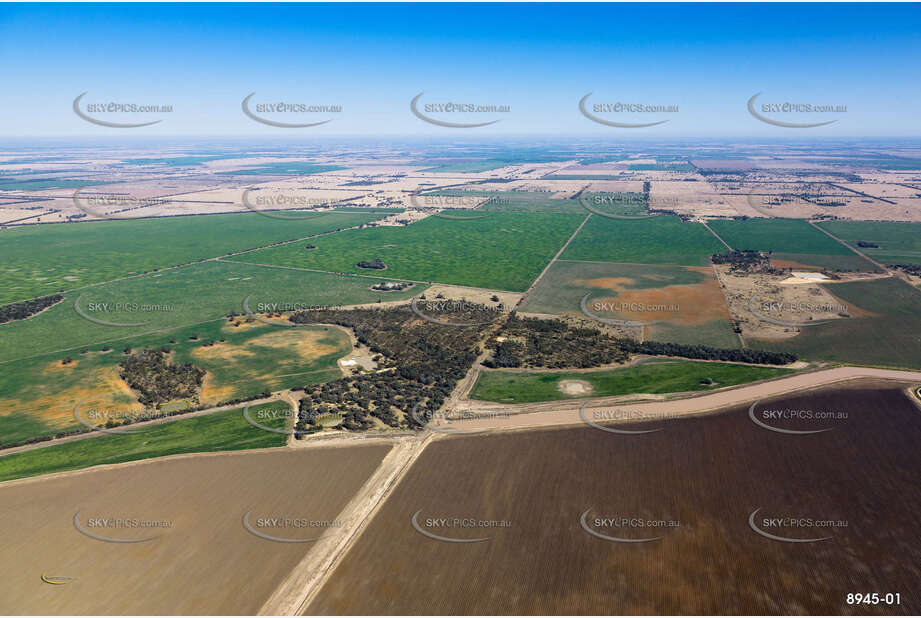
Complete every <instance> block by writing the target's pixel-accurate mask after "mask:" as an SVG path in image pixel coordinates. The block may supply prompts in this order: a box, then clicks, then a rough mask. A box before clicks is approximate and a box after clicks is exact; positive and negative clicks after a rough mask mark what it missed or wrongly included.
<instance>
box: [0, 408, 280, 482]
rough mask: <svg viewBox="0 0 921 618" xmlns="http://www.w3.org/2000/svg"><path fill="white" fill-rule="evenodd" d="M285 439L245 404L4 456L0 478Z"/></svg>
mask: <svg viewBox="0 0 921 618" xmlns="http://www.w3.org/2000/svg"><path fill="white" fill-rule="evenodd" d="M283 405H286V404H283V403H281V402H270V403H265V404H261V405H258V406H253V407H252V408H251V412H250V413H251V415H252V416H254V417H255V415H256V413H257V412H258V411H259V410H261V409H268V408H272V409H273V410H276V409H278V408H279V407H280V406H283ZM259 422H260V423H261V424H263V425H266V426H268V427H274V428H278V429H281V428H283V427H284V422H285V421H284V418H281V417H279V418H274V419H273V418H269V419H261V420H259ZM137 429H140V428H137ZM286 437H287V436H285V435H284V434H279V433H273V432H269V431H264V430H262V429H259V428H257V427H253V426H252V425H250V424H249V423H247V422H246V420H245V419H244V418H243V410H242V408H240V409H237V410H227V411H225V412H216V413H214V414H209V415H206V416H199V417H196V418H187V419H181V420H176V421H172V422H169V423H164V424H161V425H155V426H152V427H149V428H147V429H146V430H145V431H142V432H139V433H136V434H122V435H111V434H109V435H100V436H99V437H98V438H86V439H83V440H77V441H74V442H68V443H64V444H59V445H56V446H45V447H42V448H37V449H35V450H31V451H26V452H23V453H14V454H12V455H5V456H2V457H0V481H8V480H10V479H18V478H23V477H27V476H37V475H40V474H51V473H54V472H64V471H65V470H79V469H81V468H88V467H90V466H99V465H103V464H115V463H123V462H126V461H137V460H139V459H150V458H152V457H164V456H166V455H177V454H179V453H207V452H213V451H233V450H240V449H253V448H270V447H276V446H284V444H285V440H286Z"/></svg>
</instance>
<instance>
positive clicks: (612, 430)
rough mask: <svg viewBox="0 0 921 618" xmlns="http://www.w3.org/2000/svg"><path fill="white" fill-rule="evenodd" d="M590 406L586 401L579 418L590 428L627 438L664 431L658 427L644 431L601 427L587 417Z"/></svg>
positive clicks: (580, 410) (580, 409)
mask: <svg viewBox="0 0 921 618" xmlns="http://www.w3.org/2000/svg"><path fill="white" fill-rule="evenodd" d="M588 404H589V402H587V401H586V402H585V403H583V404H582V407H580V408H579V418H581V419H582V422H583V423H585V424H586V425H589V426H590V427H594V428H595V429H600V430H601V431H607V432H609V433H617V434H621V435H625V436H631V435H639V434H643V433H654V432H656V431H662V427H658V428H656V429H642V430H629V429H615V428H613V427H605V426H604V425H600V424H598V423H596V422H595V421H592V420H589V418H588V417H587V416H585V408H586V407H587V406H588Z"/></svg>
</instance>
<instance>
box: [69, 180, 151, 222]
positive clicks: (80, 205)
mask: <svg viewBox="0 0 921 618" xmlns="http://www.w3.org/2000/svg"><path fill="white" fill-rule="evenodd" d="M84 188H85V187H80V188H78V189H77V190H76V191H74V193H73V196H72V197H71V201H72V202H73V204H74V207H75V208H76V209H77V210H79V211H80V212H82V213H85V214H87V215H90V216H91V217H97V218H99V219H113V220H122V219H136V218H137V217H132V216H131V215H119V214H118V213H105V212H101V211H97V210H95V209H93V208H90V207H89V206H88V205H87V204H85V203H84V202H83V200H82V199H80V198H82V197H84V196H82V195H81V191H83V189H84ZM91 199H92V198H91ZM105 199H107V200H110V201H112V203H113V205H116V204H117V203H118V201H117V199H115V198H112V197H107V198H105ZM129 199H130V201H129V200H125V201H124V206H125V208H124V209H123V210H136V209H138V208H144V207H145V206H153V205H155V204H157V203H163V201H162V200H159V199H154V198H151V199H148V200H140V199H137V198H129ZM132 202H133V203H132ZM130 206H133V208H132V207H130Z"/></svg>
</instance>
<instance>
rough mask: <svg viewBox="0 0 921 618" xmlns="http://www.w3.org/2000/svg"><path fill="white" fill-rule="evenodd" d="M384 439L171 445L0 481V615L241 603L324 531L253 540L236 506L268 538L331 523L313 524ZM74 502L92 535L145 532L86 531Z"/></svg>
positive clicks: (209, 608) (251, 606)
mask: <svg viewBox="0 0 921 618" xmlns="http://www.w3.org/2000/svg"><path fill="white" fill-rule="evenodd" d="M389 449H390V446H389V445H369V446H350V447H348V448H321V447H318V448H313V449H303V450H275V451H249V452H239V453H222V454H216V455H181V456H177V457H171V458H166V459H161V460H155V461H149V462H136V463H130V464H119V465H116V466H110V467H106V468H104V469H96V470H92V469H91V470H87V471H81V472H77V473H64V474H61V475H54V476H50V477H44V478H37V479H28V480H26V481H12V482H9V483H3V484H0V519H2V521H3V528H2V530H0V581H2V582H3V585H2V590H3V592H2V594H0V614H8V615H9V614H13V615H15V614H78V615H79V614H109V615H112V614H114V615H119V614H122V615H124V614H128V615H130V614H138V615H149V614H153V615H157V614H168V615H169V614H191V615H195V614H253V613H255V612H257V611H259V608H260V607H261V606H262V604H263V602H265V600H266V599H267V598H268V597H269V596H270V595H271V594H272V592H273V591H274V590H275V588H276V587H277V586H278V585H279V584H280V583H281V582H282V581H284V580H285V578H287V577H288V575H289V573H290V572H291V570H292V569H294V568H295V567H296V565H297V564H298V563H299V562H300V561H301V559H302V558H303V557H304V555H305V554H306V553H307V552H308V551H310V550H311V548H312V547H317V546H318V545H317V544H318V543H324V542H328V541H327V540H325V539H324V540H321V541H315V542H278V541H272V540H266V539H264V538H261V537H259V536H257V535H254V534H251V533H250V532H248V531H247V530H246V529H245V528H244V527H243V516H244V514H245V513H246V512H248V511H252V513H251V515H250V517H249V518H248V521H249V523H250V525H251V526H252V528H253V529H255V530H256V531H257V532H261V533H263V534H267V535H269V536H274V537H277V538H289V539H296V540H301V539H309V538H316V537H320V536H321V535H323V534H324V533H326V534H329V535H332V534H336V533H337V532H338V531H337V530H336V529H335V528H334V527H333V526H331V525H320V524H323V522H335V521H336V517H337V516H338V515H339V513H340V511H341V510H342V508H343V507H344V506H345V505H346V503H347V502H348V501H349V499H350V498H351V497H352V495H353V494H354V493H355V492H356V491H357V490H358V489H359V487H361V485H362V484H363V483H364V482H365V480H366V479H367V478H368V477H369V476H370V475H371V474H372V472H373V471H374V469H375V468H376V467H377V466H378V464H379V463H380V462H381V459H383V457H384V456H385V455H386V454H387V452H388V450H389ZM78 512H79V516H78V517H77V520H78V522H79V524H80V526H81V527H82V528H83V529H84V530H86V531H88V532H89V533H91V534H93V535H97V536H102V537H104V538H108V539H122V540H138V539H147V538H150V537H155V538H153V539H152V540H146V541H142V542H132V543H126V542H121V543H119V542H110V541H103V540H97V538H93V537H91V536H88V535H86V534H83V533H81V532H80V531H78V529H77V528H76V527H75V525H74V516H75V515H77V513H78ZM116 518H121V519H122V520H123V523H117V522H116V521H115V519H116ZM284 518H287V519H288V520H290V522H285V523H284V525H278V523H277V522H274V523H273V524H271V525H270V526H269V525H260V520H261V519H266V520H268V519H274V520H282V521H283V520H284ZM101 519H106V520H107V523H106V524H105V525H101V524H100V521H99V520H101ZM164 524H165V525H164ZM141 526H143V527H141ZM43 576H46V577H47V578H48V579H50V580H51V581H53V582H58V583H46V581H43ZM65 578H66V579H65Z"/></svg>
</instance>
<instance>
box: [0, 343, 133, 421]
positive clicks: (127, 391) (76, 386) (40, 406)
mask: <svg viewBox="0 0 921 618" xmlns="http://www.w3.org/2000/svg"><path fill="white" fill-rule="evenodd" d="M80 362H81V361H80V359H79V358H77V359H74V361H73V362H71V363H68V364H66V365H65V364H62V363H61V361H52V362H50V363H48V364H47V365H46V366H45V367H44V369H42V370H41V377H40V380H41V382H40V384H41V385H45V384H55V383H57V381H58V380H60V379H62V377H63V376H65V375H66V374H69V373H72V372H74V371H76V370H77V368H78V367H79V364H80ZM68 382H69V383H71V385H70V386H67V387H64V388H60V389H50V388H44V387H43V386H41V387H40V390H41V392H42V394H40V395H39V396H37V397H35V398H30V399H25V400H23V399H4V400H0V411H2V410H8V411H11V412H25V413H29V414H31V415H34V416H36V417H37V418H39V419H41V420H42V421H44V422H48V423H51V424H52V425H55V426H65V425H66V426H69V425H73V424H74V416H73V415H74V406H76V405H77V404H80V406H81V408H82V409H84V410H89V409H96V410H109V411H112V410H116V411H118V413H119V414H124V413H127V412H141V411H143V408H144V407H143V406H142V405H141V404H140V403H138V401H137V394H136V393H135V392H134V391H132V390H131V387H129V386H128V384H126V383H125V381H124V380H122V379H121V377H120V376H119V375H118V367H117V366H111V367H99V368H96V369H93V370H92V371H91V372H89V373H88V374H87V375H86V376H85V377H84V378H82V379H81V380H80V381H78V382H75V383H73V381H72V380H68ZM0 413H2V412H0Z"/></svg>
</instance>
